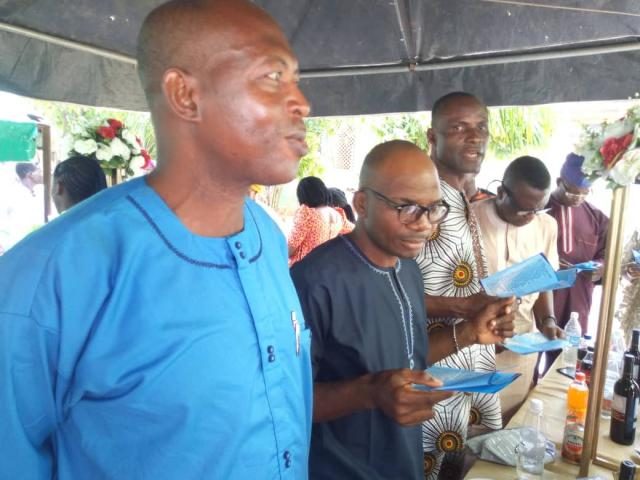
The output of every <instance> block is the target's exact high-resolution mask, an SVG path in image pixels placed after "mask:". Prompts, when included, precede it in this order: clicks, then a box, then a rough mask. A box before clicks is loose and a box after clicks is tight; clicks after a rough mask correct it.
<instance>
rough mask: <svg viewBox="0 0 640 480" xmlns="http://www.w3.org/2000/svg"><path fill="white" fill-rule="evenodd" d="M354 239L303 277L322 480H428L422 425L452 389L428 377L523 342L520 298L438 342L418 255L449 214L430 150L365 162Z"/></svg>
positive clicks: (304, 264) (308, 260)
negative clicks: (465, 355) (474, 354)
mask: <svg viewBox="0 0 640 480" xmlns="http://www.w3.org/2000/svg"><path fill="white" fill-rule="evenodd" d="M353 205H354V208H355V210H356V211H357V213H358V219H357V222H356V227H355V229H354V230H353V232H351V233H350V234H348V235H346V236H340V237H337V238H335V239H333V240H329V241H328V242H326V243H324V244H323V245H321V246H319V247H318V248H316V249H315V250H313V251H312V252H311V253H310V254H308V255H307V256H306V257H305V258H304V259H303V260H301V261H300V262H298V263H296V264H295V265H294V266H293V267H292V269H291V275H292V278H293V281H294V284H295V286H296V289H297V291H298V295H299V297H300V302H301V304H302V310H303V312H304V317H305V320H306V321H307V323H308V325H309V327H310V328H311V331H312V348H311V352H312V366H313V375H314V408H313V422H314V423H313V428H312V436H311V451H310V456H309V458H310V466H309V469H310V478H311V479H326V480H341V479H344V480H353V479H364V478H366V479H368V480H383V479H384V480H388V479H403V480H420V479H422V478H423V475H424V473H423V455H422V435H421V423H422V422H423V421H424V420H426V419H429V418H431V417H432V416H433V411H434V408H435V407H434V406H435V405H436V404H437V403H438V402H440V401H442V400H444V399H446V398H448V397H450V393H448V392H425V391H420V390H416V389H415V388H414V387H413V384H420V385H426V386H437V385H439V382H438V381H437V380H435V379H433V378H431V377H429V376H428V375H427V374H425V373H424V372H423V370H424V369H425V368H426V367H427V366H428V365H430V364H432V363H434V362H436V361H438V360H440V359H441V358H443V357H444V356H447V355H449V354H451V353H453V352H455V351H457V350H459V349H462V348H465V347H468V346H469V345H471V344H473V343H477V342H479V343H495V342H497V341H501V340H502V339H504V338H505V337H510V336H511V335H512V328H513V314H512V313H511V311H510V310H511V305H512V303H513V299H506V300H505V299H502V300H501V301H499V302H496V303H492V304H491V305H489V306H487V307H486V308H484V309H483V310H482V311H481V312H480V313H479V314H477V315H475V316H474V317H473V318H472V319H471V320H470V321H467V322H463V323H461V324H459V325H457V326H456V327H455V329H454V328H452V327H447V328H442V329H440V330H438V331H433V332H431V333H429V335H427V328H426V327H427V319H426V314H425V309H424V303H423V292H422V279H421V275H420V270H419V269H418V266H417V265H416V263H415V261H414V260H413V257H415V256H416V254H417V253H418V252H419V251H420V249H421V248H422V246H423V245H424V242H425V240H426V239H427V238H428V237H429V236H430V235H431V234H432V232H433V231H434V229H435V228H436V226H437V225H439V224H440V223H441V222H442V221H443V220H444V219H445V218H446V217H447V214H448V212H449V205H448V204H447V202H446V201H444V200H443V199H442V194H441V191H440V185H439V181H438V176H437V173H436V170H435V167H434V164H433V162H432V161H431V160H430V159H429V157H428V156H427V155H426V153H425V152H424V151H422V150H420V149H419V148H418V147H417V146H416V145H414V144H413V143H410V142H406V141H402V140H395V141H391V142H387V143H383V144H380V145H378V146H376V147H374V148H373V150H371V152H370V153H369V154H368V155H367V157H366V158H365V161H364V164H363V167H362V171H361V173H360V186H359V190H358V191H357V192H356V193H355V195H354V199H353Z"/></svg>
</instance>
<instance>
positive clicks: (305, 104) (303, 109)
mask: <svg viewBox="0 0 640 480" xmlns="http://www.w3.org/2000/svg"><path fill="white" fill-rule="evenodd" d="M288 107H289V110H290V111H291V112H292V113H293V114H295V115H298V116H300V117H302V118H304V117H308V116H309V114H310V113H311V105H310V104H309V101H308V100H307V97H305V96H304V93H302V90H300V87H299V85H298V84H297V83H295V84H293V86H292V87H291V95H290V97H289V101H288Z"/></svg>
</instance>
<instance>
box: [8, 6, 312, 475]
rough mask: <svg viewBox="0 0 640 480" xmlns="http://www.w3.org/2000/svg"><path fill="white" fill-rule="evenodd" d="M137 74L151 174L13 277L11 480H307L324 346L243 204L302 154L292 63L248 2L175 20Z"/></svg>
mask: <svg viewBox="0 0 640 480" xmlns="http://www.w3.org/2000/svg"><path fill="white" fill-rule="evenodd" d="M138 61H139V70H140V78H141V81H142V85H143V87H144V90H145V92H146V95H147V98H148V101H149V107H150V110H151V115H152V119H153V124H154V127H155V130H156V138H157V139H158V159H157V161H158V168H157V169H156V171H155V172H153V173H152V174H151V175H149V176H148V177H146V178H140V179H135V180H132V181H130V182H127V183H125V184H122V185H119V186H117V187H114V188H111V189H108V190H105V191H104V192H101V193H99V194H98V195H96V196H94V197H92V198H91V199H89V200H88V201H86V202H84V203H83V204H81V205H78V206H76V207H75V208H74V209H72V210H71V211H69V212H67V213H66V214H65V215H63V216H62V217H60V218H58V219H57V220H56V221H54V222H51V223H50V224H49V225H48V226H47V227H45V228H43V229H41V230H39V231H38V232H36V233H35V234H34V235H32V236H30V237H29V238H28V239H27V240H26V241H24V242H22V243H21V244H19V245H18V246H16V247H15V248H14V249H13V250H12V251H11V252H9V253H8V254H6V255H4V256H3V257H2V259H0V291H2V296H0V340H1V341H2V342H1V347H0V378H1V379H2V382H0V412H2V413H1V414H0V419H1V420H0V425H1V427H0V445H2V447H1V448H2V454H1V455H0V478H2V479H20V480H26V479H29V480H31V479H51V478H58V479H60V480H63V479H91V480H94V479H95V480H97V479H113V480H116V479H117V480H121V479H135V480H143V479H153V480H159V479H168V480H177V479H180V480H190V479H193V480H201V479H225V480H229V479H232V480H233V479H238V480H246V479H252V480H255V479H273V478H278V479H292V480H293V479H296V480H298V479H305V478H307V464H308V447H309V445H308V442H309V436H310V429H311V413H312V412H311V399H312V398H311V395H312V377H311V365H310V359H309V342H310V340H309V332H308V331H307V330H306V328H305V325H304V320H303V316H302V312H301V308H300V305H299V302H298V299H297V297H296V292H295V289H294V287H293V285H292V283H291V279H290V277H289V272H288V270H287V250H286V244H285V240H284V236H283V235H282V233H281V232H280V231H279V230H278V227H277V226H276V225H275V224H274V222H273V221H272V220H271V219H270V218H269V216H268V215H267V214H266V213H265V212H264V211H263V210H262V209H261V208H260V207H259V206H257V205H256V204H255V203H254V202H253V201H251V200H248V199H247V198H246V197H245V194H246V192H247V190H248V189H249V186H250V185H251V184H262V185H270V184H274V183H282V182H287V181H289V180H291V179H292V178H293V177H294V175H295V172H296V169H297V165H298V161H299V159H300V157H301V156H302V155H304V154H305V152H306V144H305V142H304V134H305V130H304V124H303V117H305V116H306V115H307V114H308V113H309V105H308V104H307V101H306V100H305V98H304V96H303V95H302V93H301V92H300V90H299V89H298V67H297V61H296V58H295V57H294V55H293V53H292V52H291V49H290V47H289V45H288V43H287V40H286V39H285V37H284V35H283V34H282V32H281V31H280V29H279V28H278V26H277V25H276V24H275V23H274V22H273V20H272V19H271V18H270V17H269V16H268V15H267V14H266V13H264V12H263V11H262V10H260V9H259V8H257V7H255V6H253V5H252V4H251V3H250V2H248V1H243V0H228V1H174V2H170V3H167V4H165V5H163V6H161V7H159V8H158V9H156V10H154V11H153V12H151V14H150V15H149V16H148V17H147V19H146V20H145V22H144V24H143V26H142V30H141V33H140V37H139V48H138Z"/></svg>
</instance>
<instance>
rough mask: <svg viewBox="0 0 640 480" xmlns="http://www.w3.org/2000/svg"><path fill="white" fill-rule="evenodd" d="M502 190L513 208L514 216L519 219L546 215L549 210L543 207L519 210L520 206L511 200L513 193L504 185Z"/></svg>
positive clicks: (514, 200)
mask: <svg viewBox="0 0 640 480" xmlns="http://www.w3.org/2000/svg"><path fill="white" fill-rule="evenodd" d="M502 188H503V189H504V191H505V193H506V194H507V196H508V197H509V203H510V204H511V206H512V207H513V209H514V211H515V214H516V215H517V216H519V217H528V216H529V215H540V214H542V213H547V212H548V211H549V210H551V209H550V208H545V207H543V208H533V209H530V210H525V209H523V208H520V205H518V204H517V203H516V199H515V198H513V192H512V191H511V190H509V188H508V187H507V186H506V185H505V184H504V183H503V184H502Z"/></svg>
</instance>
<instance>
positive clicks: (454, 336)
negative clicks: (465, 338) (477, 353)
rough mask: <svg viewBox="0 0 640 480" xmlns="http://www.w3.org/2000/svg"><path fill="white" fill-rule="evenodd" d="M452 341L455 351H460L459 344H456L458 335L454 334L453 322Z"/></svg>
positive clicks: (454, 325)
mask: <svg viewBox="0 0 640 480" xmlns="http://www.w3.org/2000/svg"><path fill="white" fill-rule="evenodd" d="M453 343H454V344H455V346H456V352H459V351H460V345H458V336H457V335H456V324H455V323H454V324H453Z"/></svg>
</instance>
